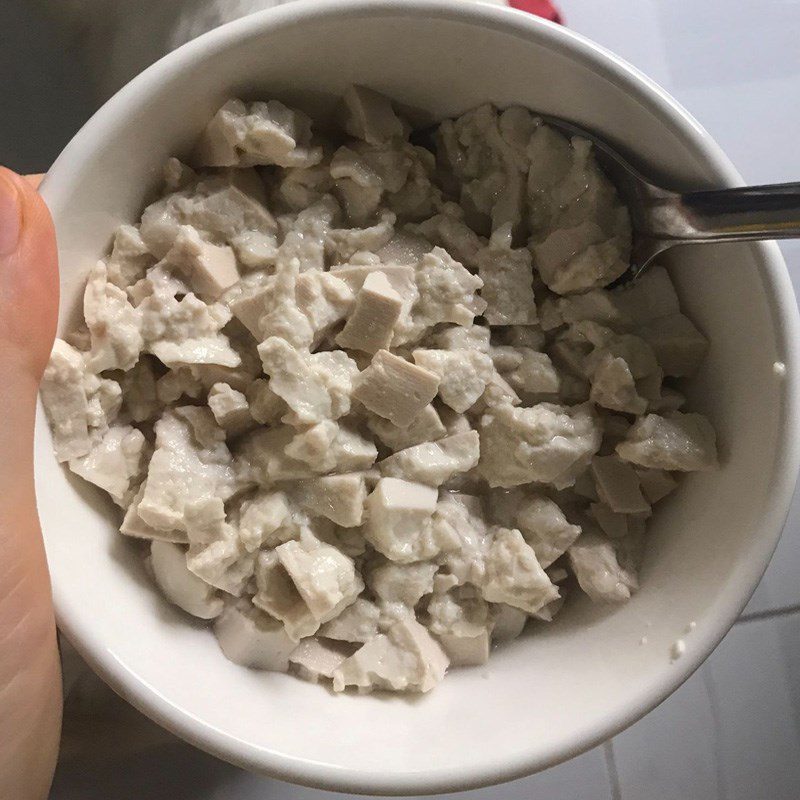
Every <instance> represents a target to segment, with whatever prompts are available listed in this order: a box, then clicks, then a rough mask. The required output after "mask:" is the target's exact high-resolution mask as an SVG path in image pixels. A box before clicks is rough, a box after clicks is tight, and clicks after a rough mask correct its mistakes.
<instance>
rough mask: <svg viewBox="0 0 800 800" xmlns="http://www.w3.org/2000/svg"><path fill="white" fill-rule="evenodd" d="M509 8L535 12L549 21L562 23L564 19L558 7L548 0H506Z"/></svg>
mask: <svg viewBox="0 0 800 800" xmlns="http://www.w3.org/2000/svg"><path fill="white" fill-rule="evenodd" d="M508 4H509V5H510V6H511V8H518V9H519V10H520V11H527V12H528V13H529V14H536V16H537V17H542V18H543V19H549V20H550V21H551V22H557V23H558V24H559V25H561V24H563V22H564V20H563V19H562V18H561V14H560V13H559V12H558V9H557V8H556V7H555V6H554V5H553V4H552V3H551V2H550V0H508Z"/></svg>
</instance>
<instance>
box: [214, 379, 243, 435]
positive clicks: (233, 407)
mask: <svg viewBox="0 0 800 800" xmlns="http://www.w3.org/2000/svg"><path fill="white" fill-rule="evenodd" d="M208 407H209V408H210V409H211V413H212V414H213V415H214V419H215V420H216V421H217V424H218V425H219V426H220V428H223V429H224V430H225V432H226V433H227V434H228V435H230V436H238V435H239V434H241V433H244V432H245V431H247V430H249V429H250V428H252V427H253V426H254V420H253V417H252V416H250V406H249V404H248V402H247V398H246V397H245V396H244V395H243V394H242V393H241V392H237V391H236V389H232V388H231V387H230V386H228V384H227V383H215V384H214V385H213V386H212V387H211V389H210V390H209V392H208Z"/></svg>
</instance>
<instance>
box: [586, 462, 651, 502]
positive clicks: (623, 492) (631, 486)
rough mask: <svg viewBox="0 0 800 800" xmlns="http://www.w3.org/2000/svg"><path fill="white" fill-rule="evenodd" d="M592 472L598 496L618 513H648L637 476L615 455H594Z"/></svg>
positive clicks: (629, 466) (628, 465)
mask: <svg viewBox="0 0 800 800" xmlns="http://www.w3.org/2000/svg"><path fill="white" fill-rule="evenodd" d="M592 474H593V475H594V480H595V485H596V487H597V494H598V496H599V497H600V498H601V499H602V500H603V501H604V502H605V503H607V504H608V506H609V507H610V508H611V510H612V511H616V512H618V513H620V514H649V513H650V504H649V503H648V502H647V500H645V498H644V495H643V494H642V490H641V487H640V486H639V476H638V475H637V474H636V472H635V471H634V469H633V467H631V465H630V464H627V463H626V462H624V461H622V459H620V458H619V457H617V456H595V457H594V458H593V459H592Z"/></svg>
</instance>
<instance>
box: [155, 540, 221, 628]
mask: <svg viewBox="0 0 800 800" xmlns="http://www.w3.org/2000/svg"><path fill="white" fill-rule="evenodd" d="M150 564H151V565H152V567H153V577H154V578H155V581H156V583H157V584H158V588H159V589H161V591H162V592H163V593H164V596H165V597H166V598H167V600H169V601H170V602H171V603H174V604H175V605H176V606H178V608H182V609H183V610H184V611H185V612H186V613H187V614H191V615H192V616H193V617H198V618H199V619H214V617H218V616H219V615H220V614H221V613H222V609H223V608H224V606H225V603H224V601H223V600H222V598H221V597H220V596H219V593H218V592H217V591H216V589H214V587H212V586H209V585H208V584H207V583H206V582H205V581H203V580H201V579H200V578H198V577H197V575H195V574H194V573H192V572H190V571H189V568H188V567H187V566H186V549H185V548H184V547H181V546H180V545H177V544H173V543H172V542H159V541H153V542H151V543H150Z"/></svg>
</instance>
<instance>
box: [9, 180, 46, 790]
mask: <svg viewBox="0 0 800 800" xmlns="http://www.w3.org/2000/svg"><path fill="white" fill-rule="evenodd" d="M37 185H38V180H37V179H36V178H22V177H20V176H18V175H15V174H14V173H12V172H10V171H9V170H7V169H4V168H2V167H0V375H2V376H3V379H2V381H0V413H2V416H3V421H2V425H0V454H2V457H1V458H0V743H2V744H1V745H0V797H3V798H6V797H8V798H12V797H13V798H15V799H16V800H41V798H45V797H47V793H48V791H49V787H50V782H51V780H52V776H53V770H54V767H55V762H56V756H57V753H58V741H59V733H60V729H61V670H60V665H59V658H58V649H57V644H56V628H55V619H54V615H53V605H52V600H51V594H50V579H49V575H48V572H47V562H46V559H45V553H44V547H43V543H42V535H41V530H40V527H39V519H38V516H37V513H36V498H35V495H34V483H33V424H34V408H35V403H36V392H37V389H38V385H39V381H40V379H41V376H42V372H43V370H44V367H45V365H46V363H47V359H48V356H49V353H50V348H51V345H52V343H53V337H54V335H55V326H56V320H57V316H58V260H57V254H56V240H55V233H54V230H53V224H52V221H51V219H50V214H49V213H48V211H47V208H46V206H45V204H44V202H43V201H42V199H41V197H40V196H39V194H38V192H37V191H36V186H37Z"/></svg>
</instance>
